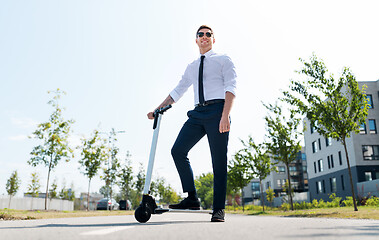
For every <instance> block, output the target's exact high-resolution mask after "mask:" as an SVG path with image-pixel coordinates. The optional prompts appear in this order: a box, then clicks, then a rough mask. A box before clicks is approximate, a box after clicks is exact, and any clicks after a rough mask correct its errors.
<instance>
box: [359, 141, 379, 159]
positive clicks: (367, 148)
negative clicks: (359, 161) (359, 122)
mask: <svg viewBox="0 0 379 240" xmlns="http://www.w3.org/2000/svg"><path fill="white" fill-rule="evenodd" d="M362 152H363V160H367V161H371V160H379V146H378V145H363V146H362Z"/></svg>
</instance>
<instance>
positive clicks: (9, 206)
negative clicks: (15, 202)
mask: <svg viewBox="0 0 379 240" xmlns="http://www.w3.org/2000/svg"><path fill="white" fill-rule="evenodd" d="M11 199H12V195H9V203H8V209H11Z"/></svg>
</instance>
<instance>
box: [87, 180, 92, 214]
mask: <svg viewBox="0 0 379 240" xmlns="http://www.w3.org/2000/svg"><path fill="white" fill-rule="evenodd" d="M90 186H91V178H90V179H89V182H88V194H87V211H89V191H90Z"/></svg>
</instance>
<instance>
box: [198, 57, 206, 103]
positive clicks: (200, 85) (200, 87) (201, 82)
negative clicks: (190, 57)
mask: <svg viewBox="0 0 379 240" xmlns="http://www.w3.org/2000/svg"><path fill="white" fill-rule="evenodd" d="M204 58H205V56H201V61H200V67H199V103H200V104H204V102H205V101H204V88H203V68H204Z"/></svg>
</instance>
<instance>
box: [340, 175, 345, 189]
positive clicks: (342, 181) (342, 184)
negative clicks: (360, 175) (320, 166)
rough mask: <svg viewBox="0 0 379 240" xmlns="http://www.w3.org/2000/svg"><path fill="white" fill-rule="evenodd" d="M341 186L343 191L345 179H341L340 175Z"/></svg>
mask: <svg viewBox="0 0 379 240" xmlns="http://www.w3.org/2000/svg"><path fill="white" fill-rule="evenodd" d="M341 187H342V190H343V191H344V190H345V181H344V180H343V175H341Z"/></svg>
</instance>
